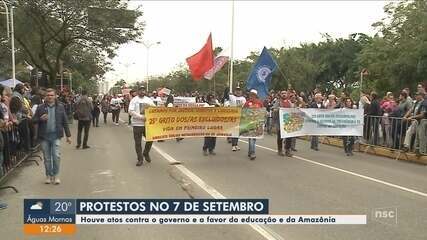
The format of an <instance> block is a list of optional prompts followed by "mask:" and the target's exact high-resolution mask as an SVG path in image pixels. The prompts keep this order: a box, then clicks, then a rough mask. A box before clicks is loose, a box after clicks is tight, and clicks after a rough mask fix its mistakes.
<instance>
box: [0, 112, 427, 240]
mask: <svg viewBox="0 0 427 240" xmlns="http://www.w3.org/2000/svg"><path fill="white" fill-rule="evenodd" d="M122 119H126V116H125V115H122ZM74 127H75V125H74V126H73V130H72V131H73V135H74V136H75V132H76V130H75V128H74ZM90 134H91V135H90V138H89V145H90V146H91V148H90V149H88V150H76V149H75V148H74V145H75V144H72V145H66V144H65V142H64V143H63V145H62V166H61V180H62V183H61V185H58V186H51V185H45V184H43V180H44V170H43V166H42V164H41V165H40V166H36V165H35V164H32V163H26V164H24V165H23V166H22V167H21V168H19V169H18V170H17V171H16V172H14V173H13V175H12V176H11V178H10V180H9V181H8V184H12V185H15V186H16V187H18V189H19V190H20V192H19V193H17V194H16V193H13V192H12V191H10V190H2V191H1V192H0V199H1V201H3V202H7V203H8V204H9V208H8V209H7V210H2V211H0V226H1V227H0V236H1V239H22V238H25V237H26V236H24V235H23V234H22V223H23V210H22V207H23V204H22V203H23V201H22V200H23V199H24V198H190V197H195V198H200V197H205V198H206V197H208V198H210V197H217V198H222V197H226V198H245V197H248V198H268V199H270V213H272V214H363V215H365V214H366V215H367V217H368V224H367V225H329V226H326V225H318V226H315V225H271V226H268V227H267V228H263V230H265V231H266V232H267V234H264V235H262V234H260V230H259V229H258V230H257V228H256V227H254V226H249V225H233V226H231V225H209V226H208V225H204V226H201V225H188V226H176V225H175V226H171V225H169V226H142V225H135V226H128V225H121V226H112V225H96V226H95V225H90V226H82V225H79V226H78V232H77V234H76V235H75V236H74V237H72V238H75V239H119V238H121V239H286V240H287V239H296V240H301V239H303V240H305V239H337V240H338V239H339V240H341V239H380V240H381V239H387V240H389V239H390V240H394V239H396V240H400V239H419V240H425V239H427V228H426V227H425V226H426V225H427V194H426V193H427V167H426V166H422V165H417V164H412V163H406V162H400V161H394V160H390V159H387V158H383V157H375V156H372V155H368V154H363V153H355V155H354V156H352V157H347V156H345V155H344V153H343V150H342V149H340V148H336V147H330V146H326V145H320V151H319V152H314V151H312V150H310V149H309V145H308V142H305V141H298V142H297V149H298V152H296V153H295V156H294V157H292V158H288V157H279V156H278V155H277V154H276V152H275V137H274V136H266V137H265V138H264V139H263V140H259V141H258V142H257V144H258V145H259V147H257V159H256V160H255V161H250V160H248V159H247V146H248V145H247V143H245V141H244V140H243V141H241V142H240V143H239V145H240V146H241V148H242V150H241V151H239V152H232V151H231V146H230V145H229V144H227V143H226V140H225V139H222V138H218V140H217V148H216V152H217V155H216V156H208V157H205V156H203V155H202V150H201V147H202V142H203V140H202V139H185V140H183V141H182V142H179V143H177V142H176V141H174V140H168V141H166V142H162V143H157V142H156V143H155V144H154V149H153V151H152V154H151V155H152V157H151V158H152V160H153V162H152V163H151V164H145V165H144V166H142V167H136V166H135V163H136V156H135V153H134V149H133V137H132V130H131V128H129V127H128V126H127V125H125V124H121V125H120V126H113V125H112V124H108V125H106V126H105V125H103V124H101V127H99V128H91V132H90ZM73 141H74V143H75V139H73ZM176 161H179V162H181V164H178V165H171V164H170V163H175V162H176ZM381 209H386V210H392V211H394V212H396V213H397V214H396V216H395V217H393V218H388V219H380V218H378V217H375V216H374V212H375V211H377V210H381ZM4 237H5V238H4Z"/></svg>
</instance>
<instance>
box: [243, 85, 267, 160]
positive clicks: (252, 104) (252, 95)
mask: <svg viewBox="0 0 427 240" xmlns="http://www.w3.org/2000/svg"><path fill="white" fill-rule="evenodd" d="M243 107H244V108H263V107H264V103H263V102H262V101H261V100H259V98H258V91H257V90H255V89H251V90H250V91H249V99H248V100H247V101H246V103H245V105H244V106H243ZM248 141H249V150H248V157H249V159H250V160H255V158H256V155H255V144H256V138H249V139H248Z"/></svg>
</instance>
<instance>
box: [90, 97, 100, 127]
mask: <svg viewBox="0 0 427 240" xmlns="http://www.w3.org/2000/svg"><path fill="white" fill-rule="evenodd" d="M99 107H100V102H99V100H98V99H97V98H93V110H92V126H94V127H99V115H100V114H101V109H100V108H99Z"/></svg>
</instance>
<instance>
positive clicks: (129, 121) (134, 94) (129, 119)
mask: <svg viewBox="0 0 427 240" xmlns="http://www.w3.org/2000/svg"><path fill="white" fill-rule="evenodd" d="M135 96H136V91H135V90H133V89H132V90H130V92H129V103H128V104H127V110H126V112H127V113H128V116H129V117H128V125H129V126H130V125H131V124H132V116H131V115H130V113H129V104H130V101H132V99H133V98H134V97H135Z"/></svg>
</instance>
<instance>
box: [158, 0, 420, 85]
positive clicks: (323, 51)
mask: <svg viewBox="0 0 427 240" xmlns="http://www.w3.org/2000/svg"><path fill="white" fill-rule="evenodd" d="M384 11H385V13H386V14H387V17H386V18H384V19H382V20H381V21H379V22H376V23H374V24H373V26H374V27H376V29H377V31H378V33H377V34H376V35H375V36H368V35H366V34H364V33H354V34H351V35H349V36H348V37H347V38H337V39H333V38H332V37H331V36H329V35H328V34H323V39H322V41H320V42H318V43H303V44H301V45H299V46H295V47H286V46H284V47H281V48H278V49H275V48H270V49H269V51H270V53H271V55H272V56H273V57H274V58H275V60H276V62H277V65H278V70H277V71H276V72H275V73H274V74H273V79H272V86H271V88H272V89H275V90H279V89H286V88H287V87H288V84H292V85H293V86H294V88H295V89H299V90H304V91H308V90H311V89H314V88H315V87H316V86H317V87H320V89H323V90H324V91H327V92H331V91H336V90H338V91H345V92H347V93H351V92H358V91H359V90H360V89H359V88H360V82H359V81H360V72H361V70H362V69H363V68H367V69H368V71H369V73H370V74H369V75H368V76H366V77H365V80H366V81H365V82H364V83H363V88H365V89H369V90H377V91H379V92H380V93H384V92H385V91H397V90H399V89H402V88H403V87H415V85H416V83H417V82H421V81H423V80H425V76H426V75H427V1H423V0H415V1H401V2H391V3H389V4H388V5H386V6H385V7H384ZM261 47H262V46H260V48H261ZM258 56H259V52H251V53H250V54H249V55H248V56H247V57H246V58H245V59H243V60H237V61H235V65H234V82H235V84H234V87H235V86H236V83H237V82H240V86H242V87H244V86H245V82H246V79H247V78H248V76H249V73H250V71H251V67H252V65H253V64H254V62H255V61H256V60H257V58H258ZM228 67H229V65H228V64H226V65H225V66H224V67H223V69H222V70H221V71H220V72H218V73H217V74H216V76H215V79H216V81H215V87H213V86H212V85H213V81H212V80H203V81H201V82H194V81H191V79H190V77H189V76H188V74H187V72H186V68H185V66H182V67H181V68H180V69H178V70H175V71H173V72H171V73H169V74H168V75H167V76H165V77H160V78H158V79H157V81H158V83H156V84H157V85H156V86H168V87H170V88H174V89H175V90H176V91H177V92H186V91H191V90H199V91H200V90H202V91H205V92H207V91H212V90H213V89H215V90H216V92H217V93H222V92H223V91H224V89H225V88H226V87H228ZM423 78H424V79H423ZM152 85H155V83H152Z"/></svg>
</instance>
